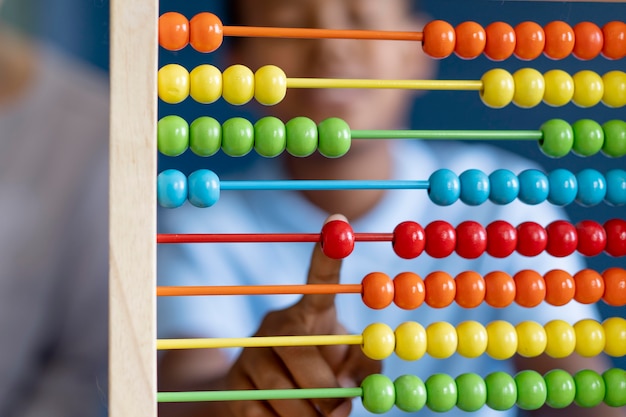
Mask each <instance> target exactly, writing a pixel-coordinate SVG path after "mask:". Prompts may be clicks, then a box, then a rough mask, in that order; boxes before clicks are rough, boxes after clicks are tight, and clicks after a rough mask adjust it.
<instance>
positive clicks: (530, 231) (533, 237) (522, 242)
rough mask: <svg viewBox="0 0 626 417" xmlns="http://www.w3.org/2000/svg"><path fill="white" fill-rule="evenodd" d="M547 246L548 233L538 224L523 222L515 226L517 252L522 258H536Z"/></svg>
mask: <svg viewBox="0 0 626 417" xmlns="http://www.w3.org/2000/svg"><path fill="white" fill-rule="evenodd" d="M547 244H548V233H546V229H544V228H543V227H542V226H541V225H540V224H538V223H535V222H524V223H521V224H519V225H518V226H517V247H516V249H517V252H518V253H519V254H520V255H524V256H537V255H539V254H540V253H541V252H543V251H544V249H545V248H546V246H547Z"/></svg>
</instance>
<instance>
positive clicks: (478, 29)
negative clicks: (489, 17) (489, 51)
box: [454, 21, 487, 59]
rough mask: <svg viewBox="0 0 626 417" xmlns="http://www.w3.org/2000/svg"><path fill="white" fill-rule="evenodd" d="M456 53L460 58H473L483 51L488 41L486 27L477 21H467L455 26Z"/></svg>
mask: <svg viewBox="0 0 626 417" xmlns="http://www.w3.org/2000/svg"><path fill="white" fill-rule="evenodd" d="M454 32H455V37H456V44H455V46H454V53H455V54H456V56H458V57H459V58H463V59H473V58H476V57H477V56H479V55H480V54H482V53H483V51H484V50H485V44H486V43H487V35H486V32H485V29H484V28H483V27H482V26H481V25H479V24H478V23H476V22H472V21H465V22H462V23H460V24H458V25H457V26H456V27H455V28H454Z"/></svg>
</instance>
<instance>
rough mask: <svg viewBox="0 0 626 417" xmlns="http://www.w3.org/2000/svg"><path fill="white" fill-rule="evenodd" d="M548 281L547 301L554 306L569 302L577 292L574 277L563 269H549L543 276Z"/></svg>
mask: <svg viewBox="0 0 626 417" xmlns="http://www.w3.org/2000/svg"><path fill="white" fill-rule="evenodd" d="M543 279H544V281H545V283H546V302H547V303H548V304H550V305H553V306H563V305H565V304H567V303H569V302H570V301H571V300H572V298H574V294H575V292H576V288H575V282H574V277H572V276H571V275H570V274H569V273H567V272H565V271H563V270H561V269H553V270H551V271H548V272H547V273H546V274H545V275H544V277H543Z"/></svg>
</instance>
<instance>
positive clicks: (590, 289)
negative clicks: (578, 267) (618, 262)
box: [574, 269, 604, 304]
mask: <svg viewBox="0 0 626 417" xmlns="http://www.w3.org/2000/svg"><path fill="white" fill-rule="evenodd" d="M574 285H575V287H576V288H575V290H574V300H576V301H578V302H579V303H581V304H593V303H597V302H598V301H600V299H601V298H602V295H603V294H604V279H602V275H600V274H599V273H598V272H597V271H594V270H592V269H583V270H582V271H579V272H577V273H576V274H575V275H574Z"/></svg>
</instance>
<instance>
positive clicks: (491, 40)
mask: <svg viewBox="0 0 626 417" xmlns="http://www.w3.org/2000/svg"><path fill="white" fill-rule="evenodd" d="M485 32H486V34H487V43H486V44H485V51H484V52H485V55H486V56H487V57H488V58H489V59H491V60H492V61H503V60H505V59H507V58H508V57H510V56H511V55H513V51H514V50H515V30H514V29H513V28H512V27H511V25H509V24H508V23H504V22H493V23H490V24H489V25H487V27H486V28H485Z"/></svg>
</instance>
